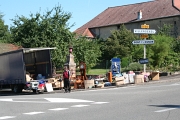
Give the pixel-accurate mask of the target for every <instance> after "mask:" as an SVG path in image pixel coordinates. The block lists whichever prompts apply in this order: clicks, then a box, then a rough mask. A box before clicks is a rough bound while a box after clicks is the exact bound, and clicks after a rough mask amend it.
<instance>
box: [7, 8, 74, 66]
mask: <svg viewBox="0 0 180 120" xmlns="http://www.w3.org/2000/svg"><path fill="white" fill-rule="evenodd" d="M70 18H71V13H68V12H64V11H63V10H62V8H61V6H57V7H54V8H53V9H52V10H48V11H47V12H46V14H44V15H41V14H40V13H36V14H30V18H27V17H25V16H16V18H15V19H12V21H13V23H14V26H12V27H11V29H10V30H11V33H12V37H13V43H16V44H18V45H20V46H22V47H25V48H30V47H33V48H34V47H56V48H57V49H56V50H54V51H52V58H53V62H54V64H55V65H56V66H63V64H64V63H65V61H66V55H67V54H68V47H69V44H71V41H72V40H73V39H74V35H73V34H72V33H71V32H70V31H69V29H70V27H71V26H69V24H68V20H69V19H70Z"/></svg>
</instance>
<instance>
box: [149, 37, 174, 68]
mask: <svg viewBox="0 0 180 120" xmlns="http://www.w3.org/2000/svg"><path fill="white" fill-rule="evenodd" d="M152 39H153V40H154V41H155V44H153V45H150V46H149V47H148V50H147V51H148V52H147V56H148V58H151V60H150V65H151V67H152V68H155V69H158V68H161V67H162V66H164V64H165V63H167V61H165V60H166V59H165V58H166V57H167V56H168V55H169V53H171V52H172V43H173V40H174V38H173V37H170V36H167V35H159V34H158V35H152Z"/></svg>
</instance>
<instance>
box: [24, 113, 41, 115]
mask: <svg viewBox="0 0 180 120" xmlns="http://www.w3.org/2000/svg"><path fill="white" fill-rule="evenodd" d="M42 113H44V112H29V113H23V114H26V115H37V114H42Z"/></svg>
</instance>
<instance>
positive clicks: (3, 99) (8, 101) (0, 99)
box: [0, 99, 13, 102]
mask: <svg viewBox="0 0 180 120" xmlns="http://www.w3.org/2000/svg"><path fill="white" fill-rule="evenodd" d="M0 101H8V102H9V101H13V99H0Z"/></svg>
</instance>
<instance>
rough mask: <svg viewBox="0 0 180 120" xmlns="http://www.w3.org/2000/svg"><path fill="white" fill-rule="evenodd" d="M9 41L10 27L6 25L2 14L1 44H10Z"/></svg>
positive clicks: (0, 22) (0, 24)
mask: <svg viewBox="0 0 180 120" xmlns="http://www.w3.org/2000/svg"><path fill="white" fill-rule="evenodd" d="M9 41H11V34H10V32H9V30H8V25H5V24H4V20H3V15H2V14H0V42H3V43H8V42H9Z"/></svg>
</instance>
